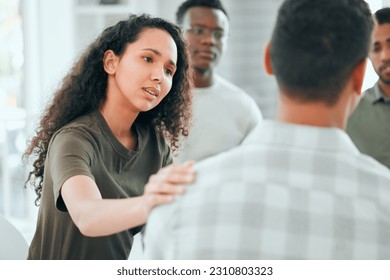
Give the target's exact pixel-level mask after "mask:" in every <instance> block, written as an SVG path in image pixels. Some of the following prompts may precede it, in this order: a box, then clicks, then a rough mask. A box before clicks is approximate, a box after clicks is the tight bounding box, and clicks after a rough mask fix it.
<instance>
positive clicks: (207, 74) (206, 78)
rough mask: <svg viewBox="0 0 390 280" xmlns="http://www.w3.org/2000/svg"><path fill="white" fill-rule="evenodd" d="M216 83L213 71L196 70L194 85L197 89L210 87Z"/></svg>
mask: <svg viewBox="0 0 390 280" xmlns="http://www.w3.org/2000/svg"><path fill="white" fill-rule="evenodd" d="M213 83H214V72H213V70H211V69H209V70H205V71H201V70H195V78H194V85H195V87H197V88H204V87H210V86H212V84H213Z"/></svg>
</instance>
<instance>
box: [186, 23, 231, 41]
mask: <svg viewBox="0 0 390 280" xmlns="http://www.w3.org/2000/svg"><path fill="white" fill-rule="evenodd" d="M187 31H188V32H191V33H192V34H194V35H195V36H199V37H202V36H205V35H209V34H210V35H211V36H213V37H214V38H215V39H217V40H220V39H222V38H223V37H225V31H224V30H223V29H220V28H216V29H210V28H207V27H205V26H202V25H192V26H191V28H189V29H187Z"/></svg>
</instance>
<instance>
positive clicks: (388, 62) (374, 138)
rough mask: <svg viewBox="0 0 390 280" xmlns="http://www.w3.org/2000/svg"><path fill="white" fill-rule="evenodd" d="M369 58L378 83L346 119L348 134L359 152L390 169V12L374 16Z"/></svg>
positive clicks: (382, 12)
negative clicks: (347, 119)
mask: <svg viewBox="0 0 390 280" xmlns="http://www.w3.org/2000/svg"><path fill="white" fill-rule="evenodd" d="M374 18H375V26H374V31H373V33H372V45H371V50H370V54H369V58H370V60H371V62H372V65H373V67H374V70H375V72H376V73H377V74H378V76H379V79H378V81H377V82H376V83H375V85H374V86H373V87H371V88H369V89H367V90H366V91H365V92H364V94H363V99H362V100H361V101H360V103H359V106H358V107H357V109H356V110H355V112H354V113H353V114H352V116H351V117H350V118H349V121H348V125H347V133H348V134H349V136H350V137H351V139H352V141H353V142H354V143H355V145H356V146H357V147H358V149H359V150H360V151H361V152H362V153H364V154H367V155H369V156H372V157H373V158H375V159H376V160H377V161H379V162H380V163H382V164H384V165H386V166H387V167H388V168H390V8H388V7H386V8H383V9H380V10H378V11H376V12H375V14H374Z"/></svg>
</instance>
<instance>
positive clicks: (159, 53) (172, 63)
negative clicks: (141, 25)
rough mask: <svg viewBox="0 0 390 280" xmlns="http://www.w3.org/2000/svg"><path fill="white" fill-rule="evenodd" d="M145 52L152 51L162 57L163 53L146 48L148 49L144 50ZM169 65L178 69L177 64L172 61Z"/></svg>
mask: <svg viewBox="0 0 390 280" xmlns="http://www.w3.org/2000/svg"><path fill="white" fill-rule="evenodd" d="M142 50H143V51H151V52H153V53H155V54H156V55H158V56H161V55H162V54H161V52H159V51H158V50H156V49H152V48H146V49H142ZM169 64H171V65H172V66H175V67H176V63H174V62H173V61H172V60H171V59H170V60H169Z"/></svg>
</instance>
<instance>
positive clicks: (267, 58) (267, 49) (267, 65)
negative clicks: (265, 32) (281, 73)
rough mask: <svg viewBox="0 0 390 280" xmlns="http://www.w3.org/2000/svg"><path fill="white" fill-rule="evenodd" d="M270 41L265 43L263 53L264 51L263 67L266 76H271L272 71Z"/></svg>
mask: <svg viewBox="0 0 390 280" xmlns="http://www.w3.org/2000/svg"><path fill="white" fill-rule="evenodd" d="M270 48H271V41H268V42H267V45H266V46H265V51H264V67H265V71H266V72H267V74H269V75H272V74H273V70H272V64H271V50H270Z"/></svg>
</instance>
